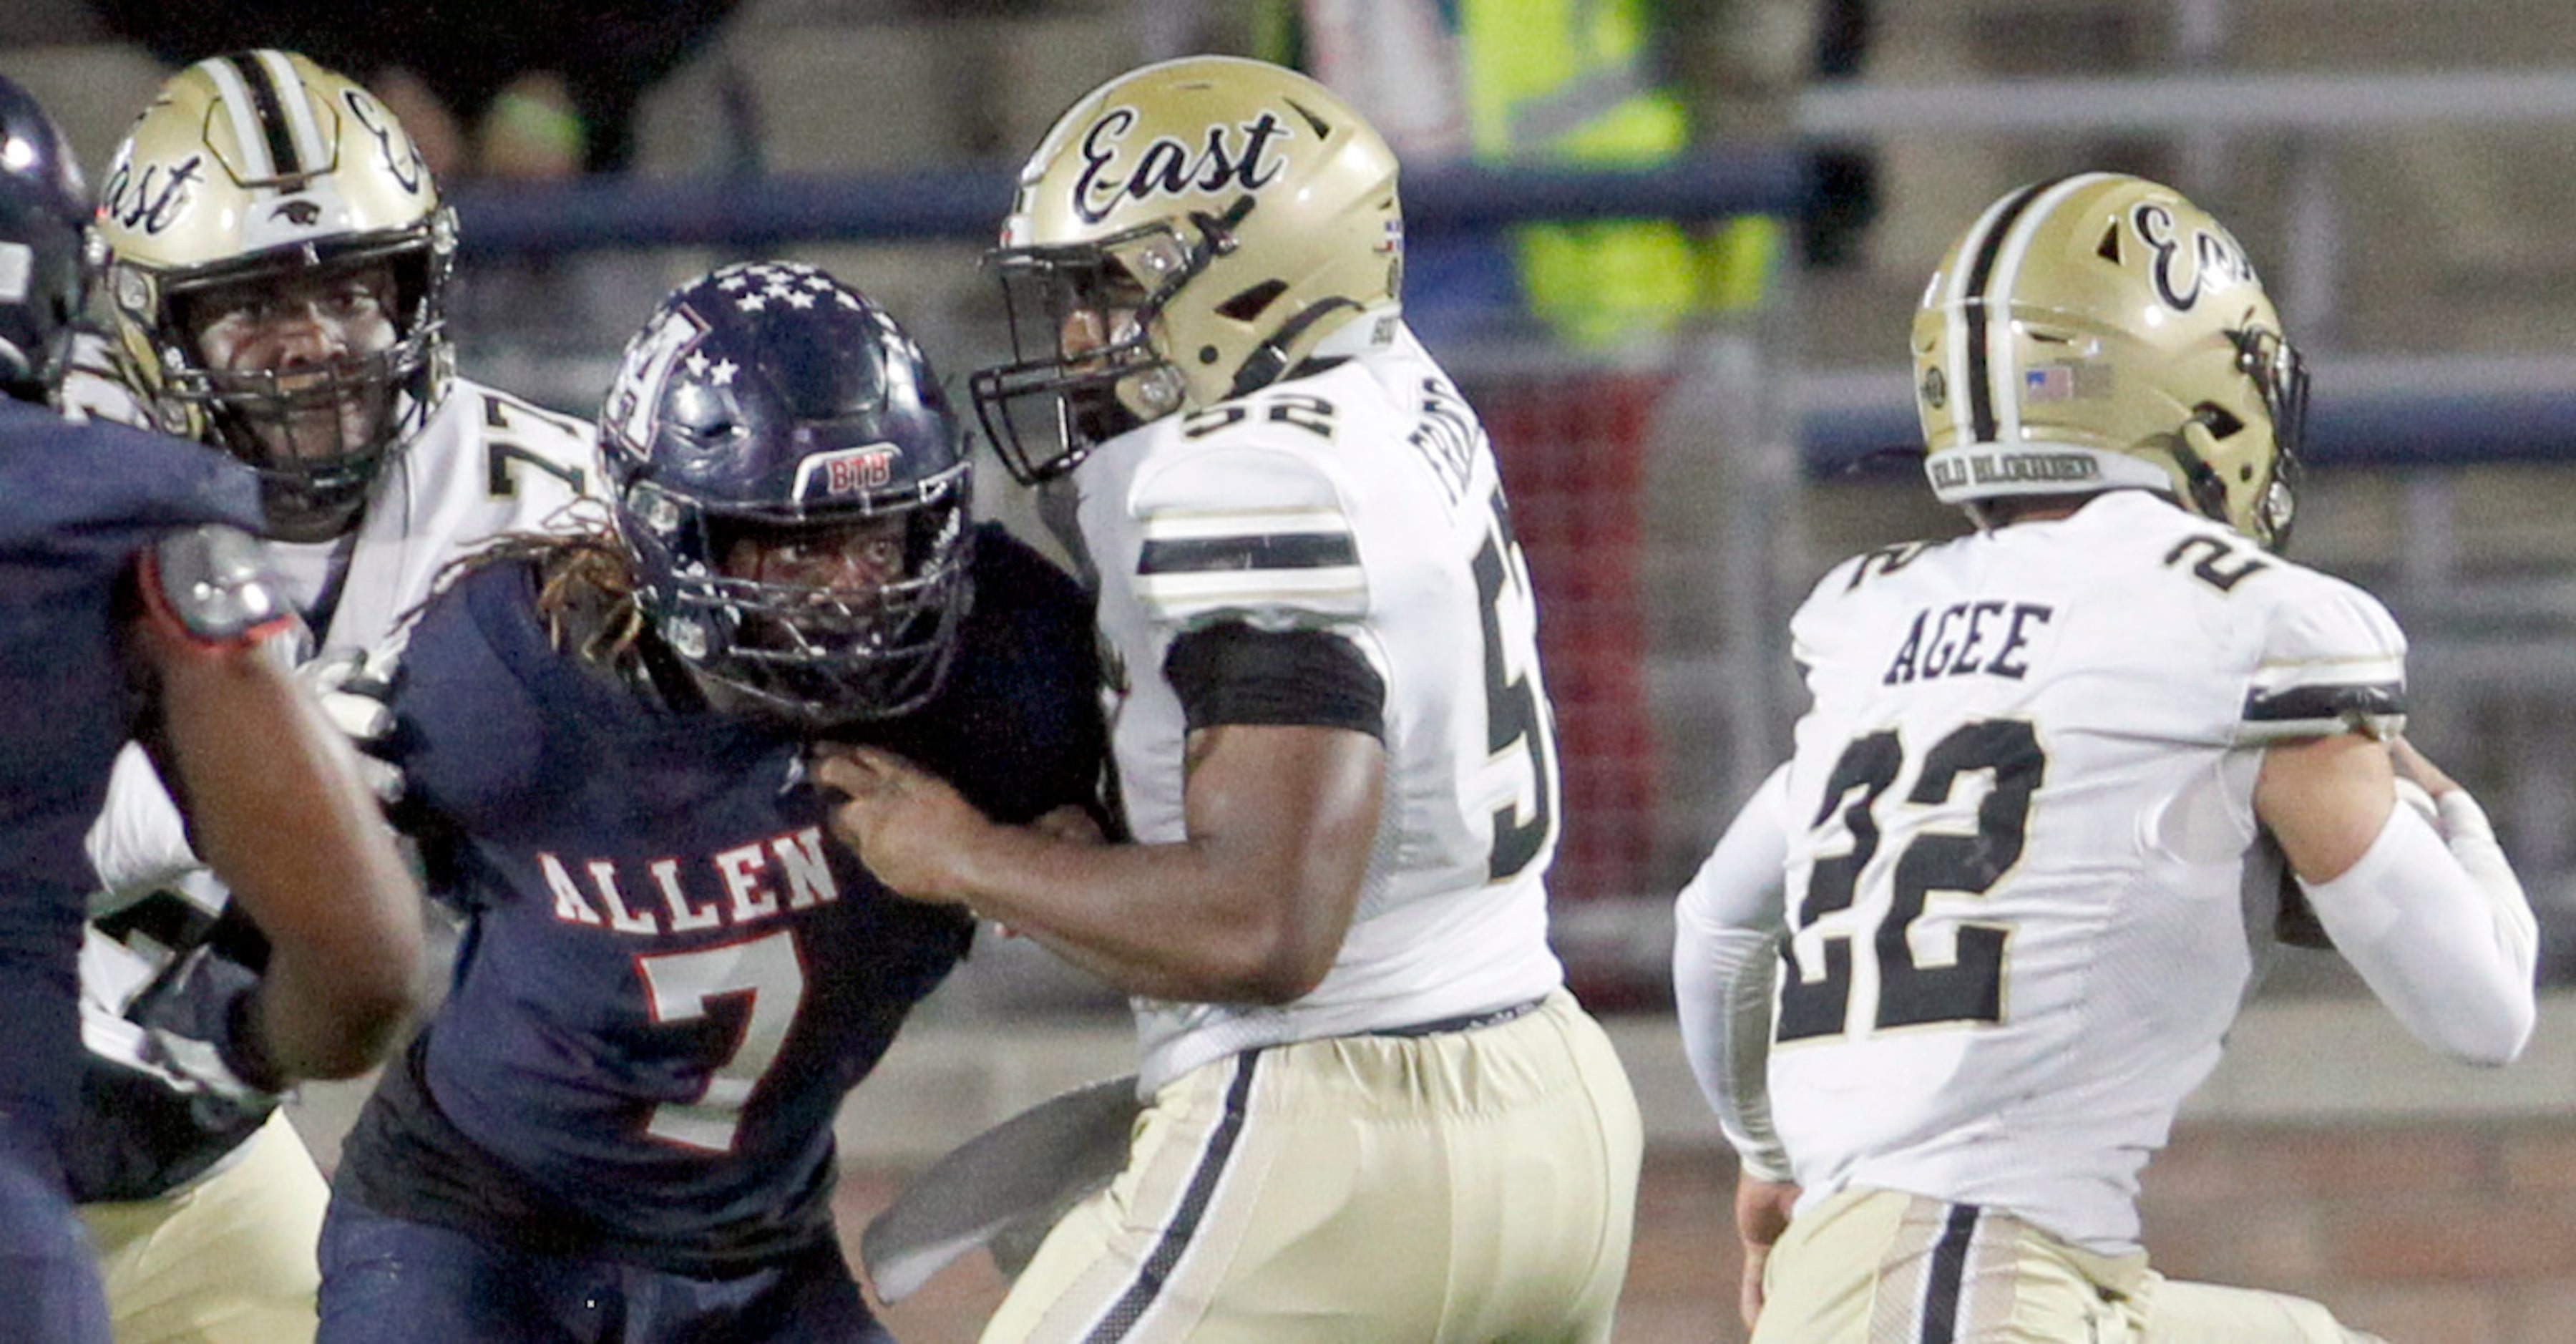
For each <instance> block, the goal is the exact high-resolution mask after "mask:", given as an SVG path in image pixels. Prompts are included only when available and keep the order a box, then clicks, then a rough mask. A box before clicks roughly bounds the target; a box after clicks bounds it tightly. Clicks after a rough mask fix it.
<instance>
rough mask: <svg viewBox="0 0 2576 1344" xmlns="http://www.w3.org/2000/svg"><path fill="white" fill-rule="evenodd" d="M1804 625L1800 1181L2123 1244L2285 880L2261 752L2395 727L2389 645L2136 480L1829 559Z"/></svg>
mask: <svg viewBox="0 0 2576 1344" xmlns="http://www.w3.org/2000/svg"><path fill="white" fill-rule="evenodd" d="M1792 634H1793V638H1794V642H1795V648H1796V652H1797V656H1798V660H1799V662H1800V664H1801V665H1802V666H1803V667H1805V669H1806V670H1807V681H1808V686H1809V689H1810V691H1811V693H1812V694H1813V697H1814V704H1813V707H1812V709H1811V710H1810V711H1809V712H1808V714H1807V715H1806V717H1805V718H1803V719H1802V720H1801V721H1800V722H1799V724H1798V729H1797V750H1796V755H1795V758H1794V760H1793V762H1792V764H1791V767H1790V776H1789V781H1788V798H1789V808H1790V812H1791V815H1790V817H1789V825H1790V828H1791V834H1790V844H1789V856H1788V866H1787V902H1788V920H1789V938H1788V941H1787V943H1786V945H1785V947H1784V949H1783V956H1784V961H1783V963H1782V966H1781V968H1780V976H1779V980H1780V984H1779V989H1778V993H1777V998H1776V1001H1775V1009H1776V1023H1775V1027H1774V1033H1775V1035H1774V1044H1773V1048H1772V1052H1771V1058H1770V1070H1769V1094H1770V1095H1769V1100H1770V1105H1771V1114H1772V1118H1773V1121H1774V1123H1775V1124H1776V1126H1777V1129H1778V1132H1779V1135H1780V1138H1781V1140H1782V1142H1783V1143H1784V1144H1785V1145H1786V1147H1787V1149H1788V1153H1789V1158H1790V1161H1791V1165H1792V1167H1793V1168H1794V1170H1795V1172H1796V1176H1797V1179H1798V1181H1799V1183H1800V1184H1801V1185H1803V1186H1804V1187H1805V1191H1804V1199H1805V1200H1807V1201H1810V1202H1812V1201H1815V1200H1819V1199H1822V1198H1823V1197H1825V1196H1827V1195H1830V1194H1832V1193H1834V1192H1836V1191H1839V1190H1842V1189H1844V1188H1846V1187H1850V1186H1869V1187H1876V1188H1881V1189H1888V1190H1897V1191H1905V1192H1910V1193H1914V1194H1921V1195H1928V1196H1932V1197H1935V1198H1938V1199H1943V1200H1948V1201H1952V1202H1958V1203H1970V1204H1981V1205H1983V1204H1992V1205H1997V1206H2001V1207H2005V1208H2009V1209H2011V1210H2013V1211H2014V1212H2015V1213H2017V1214H2019V1215H2020V1216H2022V1217H2023V1218H2025V1219H2027V1220H2029V1221H2030V1222H2032V1223H2035V1224H2037V1225H2038V1226H2040V1227H2042V1228H2045V1229H2047V1230H2048V1231H2050V1232H2052V1233H2054V1234H2056V1235H2057V1236H2059V1237H2062V1238H2065V1239H2067V1240H2069V1241H2072V1242H2074V1243H2076V1244H2078V1245H2081V1246H2084V1247H2086V1248H2088V1249H2092V1250H2096V1251H2100V1252H2103V1253H2106V1254H2118V1253H2125V1252H2127V1251H2130V1250H2133V1249H2135V1247H2136V1240H2137V1215H2136V1210H2135V1200H2136V1196H2137V1177H2138V1172H2139V1169H2140V1168H2142V1167H2143V1166H2144V1165H2145V1164H2146V1161H2147V1159H2148V1157H2149V1155H2150V1154H2152V1153H2153V1152H2154V1151H2155V1150H2156V1149H2158V1148H2160V1147H2162V1146H2163V1145H2164V1143H2165V1140H2166V1136H2167V1133H2168V1130H2169V1129H2170V1127H2171V1123H2172V1120H2173V1116H2174V1112H2175V1110H2176V1109H2177V1108H2178V1107H2179V1106H2180V1104H2181V1102H2182V1099H2183V1097H2184V1095H2185V1094H2186V1093H2188V1092H2189V1091H2190V1090H2191V1089H2192V1088H2193V1087H2195V1086H2197V1085H2198V1084H2199V1083H2200V1081H2201V1080H2202V1079H2203V1078H2204V1077H2206V1076H2207V1075H2208V1073H2209V1071H2210V1069H2211V1068H2212V1067H2213V1066H2214V1065H2215V1064H2216V1063H2217V1060H2218V1054H2219V1043H2220V1038H2221V1037H2222V1035H2223V1034H2224V1033H2225V1031H2226V1030H2227V1027H2228V1025H2229V1023H2230V1022H2231V1021H2232V1020H2233V1019H2234V1017H2235V1015H2236V1011H2237V1008H2238V1006H2239V1003H2240V1001H2241V998H2242V996H2243V994H2244V992H2245V991H2246V988H2247V986H2248V983H2249V978H2250V973H2251V970H2252V967H2253V956H2254V951H2253V939H2252V938H2251V937H2250V936H2249V930H2248V927H2247V924H2248V918H2249V914H2248V912H2249V907H2260V908H2263V909H2266V910H2268V908H2269V903H2270V901H2271V900H2272V898H2273V897H2274V896H2275V895H2276V894H2277V891H2278V884H2279V881H2280V875H2281V874H2280V867H2279V862H2278V859H2277V858H2276V857H2272V855H2273V851H2272V849H2271V847H2270V846H2269V845H2268V844H2266V843H2261V842H2259V841H2258V831H2257V827H2256V822H2255V818H2254V812H2253V803H2252V796H2253V786H2254V779H2255V775H2256V772H2257V770H2258V768H2259V766H2260V764H2261V752H2260V748H2261V746H2262V745H2263V744H2264V743H2266V742H2269V741H2273V740H2277V739H2279V738H2282V737H2286V736H2302V735H2316V734H2320V733H2331V732H2335V731H2339V730H2341V729H2343V728H2345V727H2349V726H2363V727H2366V728H2368V729H2370V730H2372V731H2381V732H2387V731H2394V730H2395V728H2396V727H2397V726H2398V725H2399V723H2400V718H2399V716H2400V714H2401V713H2402V709H2403V695H2404V662H2405V640H2404V637H2403V636H2402V635H2401V634H2400V633H2399V632H2398V629H2397V626H2396V623H2395V622H2393V621H2392V620H2390V618H2389V616H2388V613H2387V612H2386V610H2385V609H2383V608H2382V607H2381V606H2380V604H2379V602H2378V601H2377V600H2376V599H2374V598H2372V597H2371V596H2369V595H2368V594H2366V593H2364V592H2362V591H2361V590H2359V589H2357V588H2355V587H2353V586H2352V585H2350V584H2347V583H2345V582H2343V581H2341V580H2338V579H2334V578H2330V577H2328V576H2326V575H2323V574H2320V573H2318V572H2316V571H2314V570H2310V569H2307V568H2304V567H2302V566H2299V565H2297V564H2293V563H2290V562H2288V561H2285V560H2282V559H2279V558H2277V557H2274V556H2269V555H2266V554H2264V553H2262V552H2261V551H2260V550H2258V549H2257V548H2256V547H2255V546H2254V545H2253V543H2251V542H2250V541H2248V540H2246V539H2245V538H2244V537H2242V536H2240V535H2238V534H2236V533H2235V532H2232V531H2230V530H2228V529H2227V528H2225V527H2222V526H2219V525H2217V524H2215V523H2211V522H2208V521H2205V520H2203V519H2200V518H2197V517H2194V516H2192V515H2189V514H2187V513H2185V512H2184V511H2182V510H2181V509H2179V508H2176V507H2174V506H2173V505H2171V504H2170V503H2168V502H2166V501H2165V500H2164V499H2162V498H2160V497H2157V496H2154V495H2151V494H2148V493H2146V492H2143V491H2128V490H2124V491H2115V492H2112V493H2109V494H2105V495H2102V496H2100V497H2097V498H2096V499H2094V500H2093V501H2092V502H2090V503H2088V504H2087V505H2086V506H2085V507H2084V508H2083V509H2082V510H2081V511H2080V512H2078V513H2076V514H2075V515H2073V516H2072V517H2070V518H2066V519H2063V520H2058V521H2032V522H2022V523H2017V524H2014V525H2012V526H2009V527H2005V528H2001V529H1998V530H1996V531H1993V532H1988V533H1980V534H1977V535H1974V536H1969V537H1964V538H1960V539H1958V540H1954V541H1950V542H1946V543H1943V544H1939V545H1933V546H1928V547H1927V546H1907V547H1891V548H1888V549H1886V550H1881V551H1875V552H1871V553H1869V554H1867V555H1863V556H1860V557H1858V558H1856V559H1854V560H1851V561H1847V562H1845V563H1844V564H1842V565H1841V566H1839V567H1837V568H1836V569H1835V570H1834V571H1833V572H1832V573H1830V574H1828V575H1827V576H1826V577H1825V579H1824V580H1823V582H1822V583H1820V584H1819V585H1818V586H1817V588H1816V590H1815V592H1814V594H1813V595H1812V596H1810V597H1809V598H1808V599H1807V602H1806V604H1805V605H1804V606H1803V607H1802V608H1800V610H1799V612H1798V615H1797V617H1796V619H1795V622H1794V624H1793V627H1792ZM1801 828H1803V829H1801ZM2261 933H2262V934H2263V935H2266V936H2268V933H2269V929H2268V927H2267V928H2265V929H2263V930H2262V931H2261Z"/></svg>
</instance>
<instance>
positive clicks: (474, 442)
mask: <svg viewBox="0 0 2576 1344" xmlns="http://www.w3.org/2000/svg"><path fill="white" fill-rule="evenodd" d="M91 383H96V384H97V385H95V386H84V384H91ZM119 387H121V384H115V383H113V382H112V381H108V380H107V379H106V375H103V374H101V373H99V372H97V371H94V370H86V369H76V371H75V373H74V376H73V379H72V380H71V382H70V383H69V384H67V387H66V397H67V398H68V399H70V400H71V401H72V402H73V403H74V404H77V405H80V406H82V407H83V408H84V409H86V410H88V411H89V412H90V413H92V414H108V415H113V414H114V396H115V393H116V392H117V389H118V388H119ZM605 488H606V487H605V481H604V478H603V476H602V473H601V468H600V463H599V453H598V447H597V440H596V437H595V436H594V435H593V434H592V433H591V430H590V426H589V425H588V424H586V423H584V422H582V421H579V420H575V419H572V418H569V417H566V416H562V415H557V414H555V413H554V412H551V411H546V410H542V409H539V408H538V407H536V406H533V405H531V404H529V403H528V402H525V401H522V400H520V399H519V398H517V397H514V396H511V395H509V394H508V393H505V392H501V391H498V390H496V389H493V388H489V387H485V386H482V385H481V384H478V383H473V382H468V381H466V380H464V379H461V378H460V379H456V380H454V381H452V382H451V383H450V384H449V388H448V393H447V397H446V399H445V400H444V401H442V402H441V403H440V404H439V408H438V411H437V413H436V414H434V415H432V416H431V417H430V418H429V420H428V422H427V423H426V424H424V425H423V426H422V427H421V430H420V432H419V433H418V434H416V435H414V436H413V437H412V439H411V440H410V441H409V442H408V443H406V444H405V445H403V447H402V449H401V450H400V451H399V452H397V453H395V454H394V455H393V457H392V459H391V460H390V461H389V462H388V464H387V465H386V467H385V470H384V472H383V474H382V475H381V476H379V477H378V478H377V480H376V482H375V484H374V486H373V487H372V489H371V491H370V493H369V496H368V500H367V507H366V511H365V513H364V515H363V516H362V517H361V518H360V520H359V523H358V526H357V529H356V531H355V533H354V535H353V536H351V537H349V538H344V539H342V540H341V541H339V542H332V543H318V544H313V545H297V544H292V543H286V542H277V541H268V542H263V543H262V548H263V551H264V552H265V553H266V555H267V558H268V560H269V562H270V564H271V565H273V566H274V567H276V568H277V569H278V571H279V572H280V574H281V575H282V577H283V578H284V580H285V583H286V585H287V587H288V589H289V591H290V594H291V595H292V597H293V598H294V599H295V601H296V604H297V606H298V607H299V608H300V609H305V610H310V608H311V606H312V604H313V603H314V601H315V600H316V597H317V594H318V593H319V592H320V591H321V589H322V587H323V585H324V584H325V583H326V582H327V581H328V580H329V578H330V577H331V576H333V575H338V576H340V582H339V599H338V603H337V605H336V606H335V607H334V608H333V609H332V611H331V615H330V620H329V623H328V624H327V625H326V626H324V627H323V628H321V629H319V630H317V631H315V632H314V644H315V646H316V647H315V649H314V652H315V653H316V654H317V655H318V654H337V653H341V652H345V651H375V650H381V649H384V648H385V647H386V646H387V645H388V642H389V641H390V640H391V639H392V638H393V636H394V635H395V633H396V627H397V625H398V624H399V623H400V622H401V619H402V618H403V616H404V615H405V614H406V613H408V612H409V611H410V610H411V609H412V608H413V607H415V606H417V605H419V603H420V602H421V601H422V599H424V598H426V597H428V596H429V592H430V589H431V587H432V585H433V584H434V583H435V581H436V580H437V578H438V576H439V573H440V572H441V571H442V570H443V569H445V568H446V566H447V565H448V564H449V562H451V561H453V560H455V559H457V558H458V557H460V556H462V555H465V554H466V553H468V552H470V551H472V550H474V549H476V548H477V547H479V546H481V545H483V544H484V543H486V542H488V541H491V540H492V539H494V538H496V537H499V536H501V535H503V534H505V533H510V532H525V531H537V530H543V529H546V528H549V527H557V526H562V525H564V524H565V522H566V521H567V514H566V512H565V511H566V507H567V506H568V505H570V504H571V503H572V502H573V501H574V500H576V499H578V498H583V497H600V498H604V497H605ZM606 516H607V515H606V514H605V513H604V512H602V513H599V514H597V515H594V516H593V518H592V521H594V522H597V521H602V520H604V519H605V518H606ZM88 847H89V856H90V862H91V863H92V865H93V866H95V867H96V868H97V870H98V873H99V877H100V882H101V886H102V891H101V893H100V896H99V898H98V899H97V901H96V902H95V903H94V907H93V913H99V914H104V913H108V912H112V911H115V910H117V909H120V908H122V907H123V906H124V905H126V904H128V903H130V902H131V901H133V900H136V899H140V898H142V897H144V896H147V895H152V894H154V893H156V892H159V893H168V894H170V895H173V896H177V897H179V898H180V899H182V900H185V901H186V902H188V903H189V904H190V905H193V906H195V907H197V909H198V911H199V913H200V915H202V916H203V917H204V918H205V919H208V920H210V919H211V918H212V916H213V915H214V914H216V913H217V912H219V911H220V910H221V909H222V906H223V903H224V899H225V894H224V892H223V889H222V887H221V885H220V884H219V883H216V882H214V881H213V880H212V879H211V878H210V877H208V876H207V875H206V874H204V873H203V871H202V869H201V866H200V865H199V863H198V861H197V858H196V856H195V854H194V853H193V852H191V851H190V849H189V848H188V841H187V835H186V831H185V829H184V827H183V825H182V823H181V821H180V819H179V813H178V809H177V808H176V807H174V806H173V805H172V803H171V801H170V797H169V794H168V792H167V791H165V790H164V789H163V788H162V785H161V781H160V778H159V776H158V775H156V774H155V773H154V771H153V769H152V764H151V762H150V760H149V759H147V758H146V757H145V755H144V753H143V750H142V748H140V747H138V746H135V745H133V744H131V743H129V744H127V746H126V748H125V751H124V753H123V754H122V755H121V756H119V757H118V759H117V764H116V771H115V774H114V776H113V777H112V779H111V780H110V783H109V787H108V800H107V807H106V810H105V811H103V812H102V813H101V814H100V815H99V818H98V820H97V821H96V822H95V823H93V824H92V826H91V828H90V833H89V842H88ZM190 922H194V921H190ZM165 936H166V935H165ZM180 950H183V949H180ZM173 951H174V949H172V948H170V947H168V946H166V945H164V943H163V941H162V940H161V939H157V938H156V939H151V940H149V942H148V945H136V944H131V943H128V942H119V941H117V940H115V939H112V938H109V937H107V936H106V935H105V934H103V933H102V932H100V931H99V930H98V929H97V928H95V927H93V928H92V929H91V930H90V931H89V934H88V937H87V939H86V943H85V946H84V949H83V952H82V973H83V974H82V981H83V999H84V1002H83V1005H82V1006H83V1008H84V1010H85V1014H84V1015H85V1021H84V1035H85V1036H86V1037H87V1039H88V1041H89V1044H90V1047H91V1048H92V1049H93V1050H97V1051H99V1052H100V1053H103V1054H106V1055H108V1056H110V1057H111V1058H116V1059H119V1060H124V1061H127V1062H131V1061H132V1059H133V1054H132V1051H133V1048H134V1041H133V1038H134V1037H135V1036H136V1034H137V1029H136V1028H135V1027H134V1026H133V1024H132V1023H130V1022H126V1021H124V1020H123V1018H122V1016H121V1013H122V1011H123V1009H124V1007H125V1005H126V1003H127V1002H128V1001H130V1000H131V998H132V997H133V995H134V993H135V992H136V991H138V990H140V989H141V988H143V987H144V986H145V985H146V984H147V983H149V981H150V980H151V978H152V976H153V975H155V974H156V973H157V972H158V971H159V969H160V967H161V965H162V964H163V963H164V962H166V961H167V960H168V958H169V957H170V956H171V955H172V953H173Z"/></svg>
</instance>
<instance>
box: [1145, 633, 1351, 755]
mask: <svg viewBox="0 0 2576 1344" xmlns="http://www.w3.org/2000/svg"><path fill="white" fill-rule="evenodd" d="M1163 675H1164V677H1165V678H1167V679H1168V680H1169V681H1170V682H1171V683H1172V690H1173V691H1174V692H1175V693H1176V694H1178V695H1179V697H1180V701H1181V713H1182V715H1183V716H1184V718H1185V720H1186V721H1187V723H1188V725H1189V728H1190V731H1192V732H1196V731H1198V730H1199V729H1201V728H1212V727H1215V726H1216V725H1218V724H1229V723H1230V724H1249V725H1264V726H1271V727H1290V726H1295V727H1316V728H1347V729H1350V730H1351V731H1353V732H1358V733H1366V734H1368V735H1369V736H1371V737H1374V738H1377V739H1378V740H1379V741H1381V742H1382V741H1384V740H1386V679H1385V678H1383V677H1381V676H1379V675H1378V672H1377V668H1376V667H1375V666H1374V665H1372V664H1371V663H1370V662H1369V660H1368V655H1367V654H1365V653H1362V652H1361V651H1360V648H1359V646H1358V645H1356V644H1353V643H1352V642H1351V641H1350V640H1348V639H1346V638H1344V637H1342V636H1340V635H1337V634H1333V633H1331V632H1329V631H1324V630H1257V629H1254V628H1253V627H1252V626H1249V625H1246V624H1244V623H1243V622H1241V621H1221V622H1218V623H1217V624H1214V625H1205V626H1201V627H1199V628H1197V629H1195V630H1190V631H1186V632H1184V633H1183V634H1182V635H1181V637H1180V638H1178V639H1175V640H1173V641H1172V649H1171V652H1170V653H1169V654H1166V655H1165V656H1164V658H1163Z"/></svg>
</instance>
